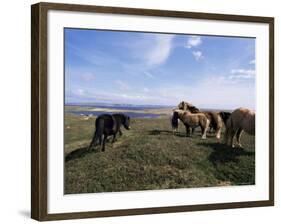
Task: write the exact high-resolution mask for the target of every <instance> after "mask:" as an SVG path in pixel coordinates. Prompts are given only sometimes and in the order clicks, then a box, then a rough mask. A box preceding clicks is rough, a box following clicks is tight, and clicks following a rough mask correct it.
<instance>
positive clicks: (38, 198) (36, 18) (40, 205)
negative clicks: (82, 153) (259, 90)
mask: <svg viewBox="0 0 281 224" xmlns="http://www.w3.org/2000/svg"><path fill="white" fill-rule="evenodd" d="M48 10H65V11H80V12H98V13H113V14H129V15H142V16H160V17H174V18H196V19H207V20H225V21H240V22H255V23H266V24H269V62H270V63H269V75H270V76H269V89H270V90H269V91H270V93H269V97H270V99H269V102H270V105H269V113H270V118H269V183H268V184H269V200H264V201H246V202H234V203H217V204H204V205H187V206H171V207H153V208H139V209H123V210H109V211H89V212H75V213H60V214H48V212H47V153H48V152H47V122H48V120H47V106H48V105H47V12H48ZM31 28H32V29H31V40H32V44H31V59H32V62H31V116H32V119H31V134H32V139H31V217H32V218H33V219H36V220H39V221H45V220H59V219H78V218H91V217H109V216H124V215H141V214H155V213H169V212H187V211H198V210H214V209H227V208H245V207H259V206H273V205H274V18H271V17H256V16H240V15H223V14H210V13H201V12H200V13H197V12H196V13H195V12H183V11H164V10H151V9H137V8H119V7H104V6H90V5H72V4H57V3H38V4H35V5H32V7H31Z"/></svg>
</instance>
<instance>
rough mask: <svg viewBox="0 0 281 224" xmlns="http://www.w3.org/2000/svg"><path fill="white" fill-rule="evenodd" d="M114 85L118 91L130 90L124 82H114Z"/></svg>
mask: <svg viewBox="0 0 281 224" xmlns="http://www.w3.org/2000/svg"><path fill="white" fill-rule="evenodd" d="M115 83H116V84H117V85H118V86H119V88H120V90H129V89H131V87H130V86H129V85H128V84H127V83H125V82H123V81H121V80H116V81H115Z"/></svg>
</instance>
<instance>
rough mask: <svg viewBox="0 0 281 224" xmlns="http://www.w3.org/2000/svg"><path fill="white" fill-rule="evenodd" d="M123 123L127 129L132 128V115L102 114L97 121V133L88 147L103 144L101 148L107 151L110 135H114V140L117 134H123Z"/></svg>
mask: <svg viewBox="0 0 281 224" xmlns="http://www.w3.org/2000/svg"><path fill="white" fill-rule="evenodd" d="M121 125H123V126H124V127H125V128H126V129H127V130H130V117H128V116H126V115H124V114H113V115H111V114H102V115H100V116H98V117H97V119H96V121H95V126H96V130H95V134H94V136H93V138H92V141H91V143H90V145H89V147H88V150H90V149H91V148H92V147H93V146H95V145H97V144H99V145H101V150H102V151H105V142H106V139H107V137H108V136H110V135H113V140H112V142H114V141H115V139H116V134H117V133H119V134H120V135H122V132H121V130H120V128H121Z"/></svg>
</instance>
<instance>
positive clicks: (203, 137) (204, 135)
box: [202, 126, 208, 139]
mask: <svg viewBox="0 0 281 224" xmlns="http://www.w3.org/2000/svg"><path fill="white" fill-rule="evenodd" d="M207 129H208V127H207V126H206V127H205V128H204V132H203V135H202V139H206V138H207Z"/></svg>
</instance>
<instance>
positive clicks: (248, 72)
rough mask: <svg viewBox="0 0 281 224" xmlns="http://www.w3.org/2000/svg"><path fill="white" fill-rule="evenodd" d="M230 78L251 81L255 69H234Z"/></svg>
mask: <svg viewBox="0 0 281 224" xmlns="http://www.w3.org/2000/svg"><path fill="white" fill-rule="evenodd" d="M231 74H232V75H230V76H229V78H230V79H250V78H253V77H254V75H255V70H253V69H232V70H231Z"/></svg>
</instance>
